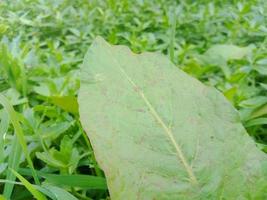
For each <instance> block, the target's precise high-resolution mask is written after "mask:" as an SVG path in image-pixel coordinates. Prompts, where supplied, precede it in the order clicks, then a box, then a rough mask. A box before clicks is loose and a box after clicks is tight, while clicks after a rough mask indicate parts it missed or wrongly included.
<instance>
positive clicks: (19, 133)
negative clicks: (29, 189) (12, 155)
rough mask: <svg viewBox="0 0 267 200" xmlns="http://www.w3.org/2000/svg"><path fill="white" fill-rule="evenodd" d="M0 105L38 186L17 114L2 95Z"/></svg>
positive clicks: (0, 95)
mask: <svg viewBox="0 0 267 200" xmlns="http://www.w3.org/2000/svg"><path fill="white" fill-rule="evenodd" d="M0 103H1V104H2V105H3V107H4V109H5V110H6V112H7V113H8V115H9V117H10V121H11V123H12V125H13V127H14V130H15V134H16V136H17V138H18V141H19V143H20V145H21V147H22V150H23V152H24V154H25V157H26V159H27V162H28V164H29V166H30V168H31V170H32V175H33V178H34V181H35V183H36V184H40V182H39V179H38V177H37V174H36V172H35V170H34V167H33V162H32V160H31V158H30V155H29V153H28V149H27V143H26V140H25V138H24V134H23V130H22V128H21V126H20V124H19V119H18V117H17V113H16V112H15V110H14V108H13V107H12V105H11V104H10V103H9V101H8V99H7V98H6V97H5V96H3V95H2V94H0Z"/></svg>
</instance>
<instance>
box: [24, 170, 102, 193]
mask: <svg viewBox="0 0 267 200" xmlns="http://www.w3.org/2000/svg"><path fill="white" fill-rule="evenodd" d="M19 172H20V173H21V174H23V175H31V173H30V170H28V169H20V170H19ZM37 174H38V175H39V176H40V177H43V178H45V180H46V182H47V183H49V184H53V185H58V186H69V187H78V188H84V189H101V190H105V189H107V186H106V181H105V178H103V177H97V176H91V175H82V174H72V175H63V174H47V173H44V172H41V171H37Z"/></svg>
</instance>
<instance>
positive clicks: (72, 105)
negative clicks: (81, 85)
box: [50, 96, 78, 114]
mask: <svg viewBox="0 0 267 200" xmlns="http://www.w3.org/2000/svg"><path fill="white" fill-rule="evenodd" d="M50 99H51V100H52V102H53V103H54V104H55V105H57V106H59V107H60V108H62V109H63V110H65V111H67V112H71V113H74V114H77V113H78V103H77V99H76V97H73V96H53V97H50Z"/></svg>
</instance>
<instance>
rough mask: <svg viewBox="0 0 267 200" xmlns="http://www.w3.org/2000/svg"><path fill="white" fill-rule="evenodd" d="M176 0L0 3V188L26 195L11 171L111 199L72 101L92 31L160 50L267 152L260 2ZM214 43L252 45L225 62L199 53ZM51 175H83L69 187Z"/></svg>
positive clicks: (50, 187)
mask: <svg viewBox="0 0 267 200" xmlns="http://www.w3.org/2000/svg"><path fill="white" fill-rule="evenodd" d="M180 2H181V3H179V1H177V3H176V2H175V1H173V0H169V1H167V0H138V1H130V0H116V1H115V0H107V1H97V0H95V1H94V0H91V1H86V0H77V1H70V0H60V1H52V0H48V1H41V0H27V1H26V0H17V1H15V0H13V1H1V2H0V13H1V14H0V41H1V42H0V92H1V96H2V95H3V96H4V98H7V99H8V102H7V103H8V105H12V106H13V108H14V110H15V112H13V110H12V109H13V108H12V107H10V106H5V105H4V107H0V117H1V122H0V179H1V181H0V194H1V193H2V192H4V191H5V192H4V195H5V196H6V198H7V199H8V198H10V196H11V199H14V200H19V199H31V198H32V194H31V193H30V192H28V190H27V189H26V188H27V187H24V186H23V185H21V184H16V182H14V181H15V176H14V173H11V171H10V170H9V168H12V169H13V170H15V171H16V172H17V173H18V174H20V175H23V177H24V179H25V180H27V182H29V183H30V184H32V185H34V187H35V188H37V189H38V188H39V191H41V192H43V194H45V195H47V196H49V195H48V194H50V193H51V192H52V193H55V192H59V193H61V194H62V195H67V196H68V197H69V195H72V196H75V197H76V198H78V199H107V198H108V192H107V190H106V186H105V184H104V183H103V180H104V179H103V173H102V172H101V170H100V169H99V168H98V166H97V164H96V161H95V158H94V154H93V151H92V148H91V146H90V143H89V141H88V139H87V137H86V134H85V133H84V131H83V130H82V128H81V126H80V122H79V116H78V113H77V104H76V95H77V92H78V89H79V84H80V80H79V67H80V65H81V63H82V60H83V57H84V55H85V52H86V50H87V48H88V47H89V45H90V44H91V42H92V40H93V39H94V38H95V37H96V36H97V35H101V36H103V37H104V38H106V39H107V40H108V41H109V42H111V43H113V44H124V45H127V46H129V47H130V48H131V49H132V50H133V51H135V52H143V51H160V52H162V53H164V54H166V55H168V56H169V57H170V59H171V60H172V62H174V63H175V64H176V65H177V67H180V68H182V69H183V70H184V71H186V72H187V73H189V74H191V75H192V76H195V77H196V78H198V79H199V80H201V81H202V82H204V83H206V84H207V85H212V86H215V87H216V88H217V89H219V90H220V91H221V92H223V93H224V95H225V96H226V97H227V98H228V99H229V101H231V102H232V104H233V105H234V106H235V107H236V108H237V109H238V110H239V113H240V116H241V118H242V121H243V124H244V126H245V127H246V128H247V130H248V133H249V134H250V135H251V137H253V138H254V139H255V141H256V142H257V144H258V146H259V148H261V149H262V150H263V151H265V152H267V146H266V145H267V46H266V43H267V40H266V33H267V26H266V24H267V15H266V13H267V2H266V1H264V0H250V1H242V0H232V1H231V0H229V1H224V0H216V1H208V0H199V1H193V0H191V1H189V0H187V1H180ZM216 44H234V45H237V46H240V47H249V48H250V49H251V52H250V53H248V54H247V55H246V56H244V57H242V58H241V59H229V60H226V61H225V62H223V63H222V61H221V60H222V59H221V57H220V56H215V55H216V54H218V52H217V51H211V56H210V54H205V52H206V51H207V50H208V49H210V48H211V47H213V46H214V45H216ZM227 51H228V49H227ZM213 52H214V53H213ZM207 55H208V56H207ZM1 102H2V101H1ZM6 105H7V104H6ZM6 107H8V109H4V108H6ZM2 108H3V109H2ZM14 116H15V124H14ZM10 120H11V121H10ZM12 124H13V125H12ZM25 168H26V169H25ZM30 168H32V170H31V171H32V172H33V173H32V172H31V171H29V169H30ZM25 170H26V171H25ZM27 170H28V171H27ZM26 172H27V173H26ZM46 174H47V175H49V176H50V178H47V177H49V176H46ZM52 175H54V176H55V177H56V176H58V177H60V176H62V177H69V176H73V178H75V180H76V179H77V177H79V176H85V177H83V178H84V179H82V178H81V180H83V181H82V183H83V184H81V185H79V184H80V183H79V182H78V181H77V182H76V183H77V185H76V186H75V185H63V184H62V179H60V178H59V179H55V177H54V178H51V177H53V176H52ZM95 176H97V178H96V177H95ZM24 179H23V180H24ZM34 179H36V182H35V181H34ZM21 180H22V179H21ZM38 180H40V185H39V184H38ZM55 180H56V181H55ZM18 181H19V180H18ZM84 181H85V182H86V181H88V186H87V187H86V186H85V185H84V183H85V182H84ZM25 183H26V182H25ZM35 184H36V185H35ZM25 186H26V185H25ZM28 186H29V185H28ZM4 188H8V189H4ZM6 190H8V191H7V192H6ZM49 192H50V193H49ZM65 192H68V193H67V194H66V193H65ZM63 193H64V194H63ZM18 194H19V195H18ZM50 198H53V197H51V196H50ZM66 198H67V197H66ZM66 198H65V199H66ZM69 198H70V199H71V198H72V197H69ZM0 199H1V196H0Z"/></svg>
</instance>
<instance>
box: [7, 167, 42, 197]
mask: <svg viewBox="0 0 267 200" xmlns="http://www.w3.org/2000/svg"><path fill="white" fill-rule="evenodd" d="M10 170H11V172H12V173H13V174H14V175H15V176H16V177H17V178H18V179H19V180H20V181H21V183H22V184H23V185H24V186H25V187H26V188H27V189H28V190H29V192H30V193H31V194H32V195H33V196H34V197H35V198H36V199H37V200H47V198H46V197H45V196H44V195H43V194H42V193H40V192H39V191H38V190H37V189H36V188H35V187H34V186H33V185H32V184H31V183H30V182H29V181H27V180H26V179H25V178H24V177H23V176H21V175H20V174H19V173H18V172H16V171H15V170H13V169H10Z"/></svg>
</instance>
